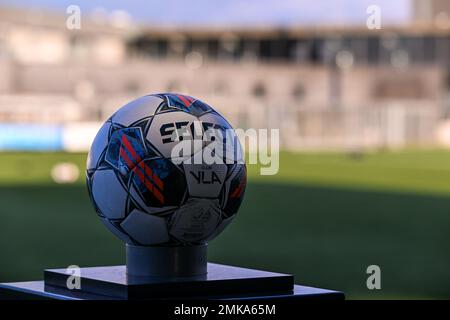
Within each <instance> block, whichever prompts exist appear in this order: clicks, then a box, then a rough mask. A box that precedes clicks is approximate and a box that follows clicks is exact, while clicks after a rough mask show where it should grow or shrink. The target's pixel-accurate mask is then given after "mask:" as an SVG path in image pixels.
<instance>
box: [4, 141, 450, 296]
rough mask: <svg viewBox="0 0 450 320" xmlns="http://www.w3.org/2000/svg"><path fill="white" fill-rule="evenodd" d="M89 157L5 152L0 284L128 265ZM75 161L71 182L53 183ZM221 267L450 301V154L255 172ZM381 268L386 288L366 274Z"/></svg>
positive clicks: (302, 157)
mask: <svg viewBox="0 0 450 320" xmlns="http://www.w3.org/2000/svg"><path fill="white" fill-rule="evenodd" d="M85 158H86V155H85V154H65V153H1V154H0V204H1V205H0V218H1V220H0V252H1V256H0V282H6V281H25V280H35V279H42V270H43V269H44V268H53V267H66V266H69V265H73V264H76V265H80V266H94V265H113V264H123V263H124V249H123V245H122V243H121V242H120V241H119V240H117V239H115V238H114V236H113V235H112V234H110V233H109V232H108V231H107V230H106V228H104V227H103V225H102V224H101V222H100V221H99V220H98V219H97V218H96V216H95V214H94V211H93V209H92V207H91V205H90V202H89V199H88V195H87V191H86V188H85V185H84V173H83V170H84V164H85ZM63 161H69V162H73V163H76V164H77V165H78V166H79V168H80V170H81V172H82V174H81V177H80V179H79V181H78V182H77V183H75V184H71V185H58V184H55V183H54V182H52V179H51V177H50V170H51V167H52V166H53V165H54V164H55V163H58V162H63ZM209 260H210V261H214V262H220V263H226V264H232V265H239V266H245V267H252V268H260V269H267V270H272V271H278V272H286V273H293V274H294V275H295V279H296V282H297V283H299V284H303V285H310V286H318V287H325V288H330V289H338V290H342V291H344V292H345V293H346V294H347V297H348V298H369V299H371V298H374V299H377V298H447V299H448V298H450V272H449V270H450V152H449V151H441V150H431V151H426V150H425V151H423V150H422V151H420V150H409V151H402V152H376V153H371V154H367V155H364V156H353V157H352V156H349V155H347V154H344V153H297V154H293V153H282V154H281V158H280V172H279V174H278V175H276V176H260V175H259V174H258V167H254V166H249V184H248V188H247V191H246V197H245V200H244V203H243V205H242V207H241V210H240V212H239V214H238V216H237V217H236V219H235V221H234V222H233V223H232V224H231V225H230V226H229V227H228V229H226V230H225V232H224V233H223V234H222V235H221V236H219V237H218V238H217V239H216V240H214V241H212V242H211V244H210V248H209ZM371 264H376V265H379V266H380V267H381V273H382V274H381V286H382V289H381V290H378V291H377V290H375V291H371V290H368V289H367V288H366V278H367V276H368V275H367V274H366V268H367V266H369V265H371Z"/></svg>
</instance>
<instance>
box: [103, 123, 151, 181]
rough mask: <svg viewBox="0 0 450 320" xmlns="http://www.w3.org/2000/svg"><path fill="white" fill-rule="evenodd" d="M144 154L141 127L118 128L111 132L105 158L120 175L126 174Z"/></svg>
mask: <svg viewBox="0 0 450 320" xmlns="http://www.w3.org/2000/svg"><path fill="white" fill-rule="evenodd" d="M146 156H147V150H146V147H145V145H144V142H143V138H142V131H141V128H138V127H133V128H124V129H118V130H115V131H114V132H113V133H112V134H111V138H110V141H109V145H108V150H107V152H106V157H105V160H106V161H107V162H108V163H109V164H111V165H112V166H113V167H114V168H116V169H117V170H118V171H119V172H120V173H121V174H122V175H127V174H128V173H129V172H130V171H131V170H133V168H134V167H135V166H136V165H137V164H138V163H139V162H141V161H142V159H144V158H145V157H146Z"/></svg>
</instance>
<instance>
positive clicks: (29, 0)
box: [0, 0, 410, 26]
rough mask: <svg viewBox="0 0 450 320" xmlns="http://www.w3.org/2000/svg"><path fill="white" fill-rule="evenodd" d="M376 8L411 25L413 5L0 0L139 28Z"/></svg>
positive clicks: (275, 20) (329, 19) (345, 14)
mask: <svg viewBox="0 0 450 320" xmlns="http://www.w3.org/2000/svg"><path fill="white" fill-rule="evenodd" d="M373 4H375V5H378V6H379V7H380V8H381V19H382V23H388V24H392V23H402V22H405V21H407V20H408V19H409V16H410V6H409V4H410V0H333V1H331V0H278V1H277V0H227V1H218V0H216V1H214V0H184V1H183V0H147V1H145V0H140V1H139V0H128V1H125V0H122V1H119V0H103V1H99V0H0V5H11V6H15V7H32V8H44V9H51V10H53V11H62V13H65V9H66V8H67V7H68V6H69V5H78V6H79V7H80V8H81V13H82V14H83V13H86V12H88V13H90V12H92V11H93V10H95V9H98V8H101V9H102V10H106V11H107V12H112V11H114V10H125V11H127V12H128V13H129V14H130V15H131V17H132V18H133V20H135V21H136V22H139V23H144V24H145V23H147V24H167V25H174V24H175V25H275V26H285V25H311V24H327V23H328V24H336V23H348V24H360V23H364V24H365V21H366V19H367V16H368V14H367V13H366V9H367V7H368V6H369V5H373ZM0 10H1V9H0Z"/></svg>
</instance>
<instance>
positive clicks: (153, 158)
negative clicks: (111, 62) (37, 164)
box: [86, 93, 247, 246]
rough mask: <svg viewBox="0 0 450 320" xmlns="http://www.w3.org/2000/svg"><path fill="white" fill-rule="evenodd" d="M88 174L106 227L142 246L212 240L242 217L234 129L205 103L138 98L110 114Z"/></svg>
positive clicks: (241, 172)
mask: <svg viewBox="0 0 450 320" xmlns="http://www.w3.org/2000/svg"><path fill="white" fill-rule="evenodd" d="M230 132H231V133H230ZM211 159H212V160H214V161H211ZM86 173H87V174H86V180H87V185H88V189H89V194H90V197H91V200H92V203H93V205H94V207H95V210H96V212H97V214H98V215H99V217H100V218H101V220H102V222H103V223H104V224H105V225H106V227H107V228H108V229H109V230H111V231H112V232H113V233H114V234H115V235H116V236H117V237H119V238H120V239H122V240H123V241H125V242H127V243H129V244H134V245H144V246H149V245H177V244H201V243H206V242H208V241H209V240H211V239H213V238H214V237H215V236H217V235H218V234H219V233H220V232H221V231H222V230H223V229H224V228H225V227H226V226H227V225H228V224H229V223H230V222H231V220H232V219H233V218H234V216H235V215H236V213H237V211H238V209H239V206H240V204H241V202H242V199H243V196H244V192H245V186H246V176H247V175H246V167H245V163H244V161H243V157H242V149H241V145H240V144H239V141H238V139H237V138H236V136H234V135H233V131H232V127H231V126H230V124H229V123H228V122H227V121H226V120H225V119H224V118H223V117H222V116H221V115H220V114H218V113H217V112H216V111H215V110H214V109H213V108H212V107H210V106H209V105H207V104H205V103H204V102H201V101H200V100H197V99H195V98H193V97H190V96H186V95H180V94H172V93H169V94H152V95H147V96H144V97H141V98H138V99H136V100H134V101H132V102H130V103H128V104H127V105H125V106H123V107H122V108H120V109H119V110H118V111H117V112H116V113H115V114H114V115H112V116H111V118H109V119H108V120H107V121H106V122H105V124H104V125H103V126H102V127H101V128H100V130H99V132H98V133H97V136H96V137H95V139H94V142H93V143H92V146H91V150H90V152H89V155H88V160H87V170H86Z"/></svg>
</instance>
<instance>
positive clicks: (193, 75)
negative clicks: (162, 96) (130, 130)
mask: <svg viewBox="0 0 450 320" xmlns="http://www.w3.org/2000/svg"><path fill="white" fill-rule="evenodd" d="M411 7H412V9H413V16H412V18H411V20H410V22H408V23H406V24H398V25H390V26H384V25H383V26H382V28H381V29H380V30H369V29H368V28H366V26H365V25H363V26H362V25H320V26H302V27H300V26H299V27H295V26H293V27H285V28H276V27H269V26H267V27H259V26H255V27H245V28H244V27H242V28H239V27H223V28H219V27H214V28H213V27H211V28H195V27H184V28H179V27H178V28H177V27H176V26H174V27H173V28H171V27H165V28H162V27H159V26H152V25H136V24H133V23H132V22H131V20H130V19H129V18H128V17H127V16H126V14H124V13H117V14H115V15H113V16H111V15H109V16H108V15H104V14H100V13H96V14H91V15H89V16H88V17H85V16H82V25H81V28H80V29H75V30H69V29H68V28H66V18H67V16H66V15H64V13H63V14H61V13H59V14H55V13H52V12H42V11H33V10H28V9H27V10H24V9H13V8H7V7H2V8H0V73H1V75H2V76H1V77H0V123H1V124H0V132H1V134H0V148H4V149H5V148H6V149H7V148H12V149H14V147H15V146H17V145H18V144H17V143H14V142H13V143H11V142H8V141H7V140H8V139H11V137H12V139H14V138H17V134H16V132H17V128H16V129H15V130H13V129H14V128H15V127H14V126H13V127H11V124H14V123H22V124H23V123H31V124H35V125H37V129H36V130H37V131H33V130H31V131H30V134H31V135H36V132H39V130H40V128H42V126H44V127H46V128H47V127H49V126H50V127H51V126H53V127H57V128H60V129H61V130H57V132H61V133H60V134H61V137H60V138H59V139H56V140H55V141H57V142H54V140H52V141H53V142H51V143H50V144H48V145H47V146H53V148H56V149H58V148H66V149H69V150H85V149H86V148H87V146H88V145H89V143H90V139H92V135H93V134H94V133H95V131H96V128H97V127H96V126H97V125H98V124H97V123H98V122H99V121H102V120H104V119H106V118H107V117H108V116H109V115H110V114H112V113H113V112H114V111H115V110H116V109H117V108H118V107H120V106H121V105H123V104H124V103H125V102H127V101H128V100H131V99H133V98H135V97H136V96H139V95H143V94H146V93H149V92H167V91H175V92H183V93H187V94H190V95H192V96H196V97H200V98H201V99H202V100H205V101H207V102H208V103H211V104H212V105H214V106H215V107H216V108H217V109H218V110H220V111H221V112H222V113H223V114H224V116H225V117H226V118H228V119H229V120H230V122H231V123H232V124H233V125H234V126H235V127H240V128H249V127H253V128H280V129H281V130H280V138H281V145H282V147H283V148H285V149H296V150H298V149H325V148H345V149H354V148H355V149H360V148H379V147H404V146H407V145H424V144H426V145H430V144H446V145H450V125H449V124H448V119H449V116H450V115H449V112H450V104H449V102H450V95H449V93H450V76H449V71H450V65H449V64H450V18H449V17H450V5H449V4H448V2H447V1H433V0H430V1H424V0H420V1H412V2H411ZM92 123H93V124H92ZM6 124H8V125H6ZM39 126H40V127H39ZM89 128H90V129H89ZM49 132H52V134H54V131H51V130H50V131H49ZM52 143H53V144H52ZM19 145H20V143H19ZM43 145H45V144H43ZM20 147H21V148H26V147H27V146H25V145H23V144H22V145H20ZM50 148H51V147H50Z"/></svg>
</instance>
